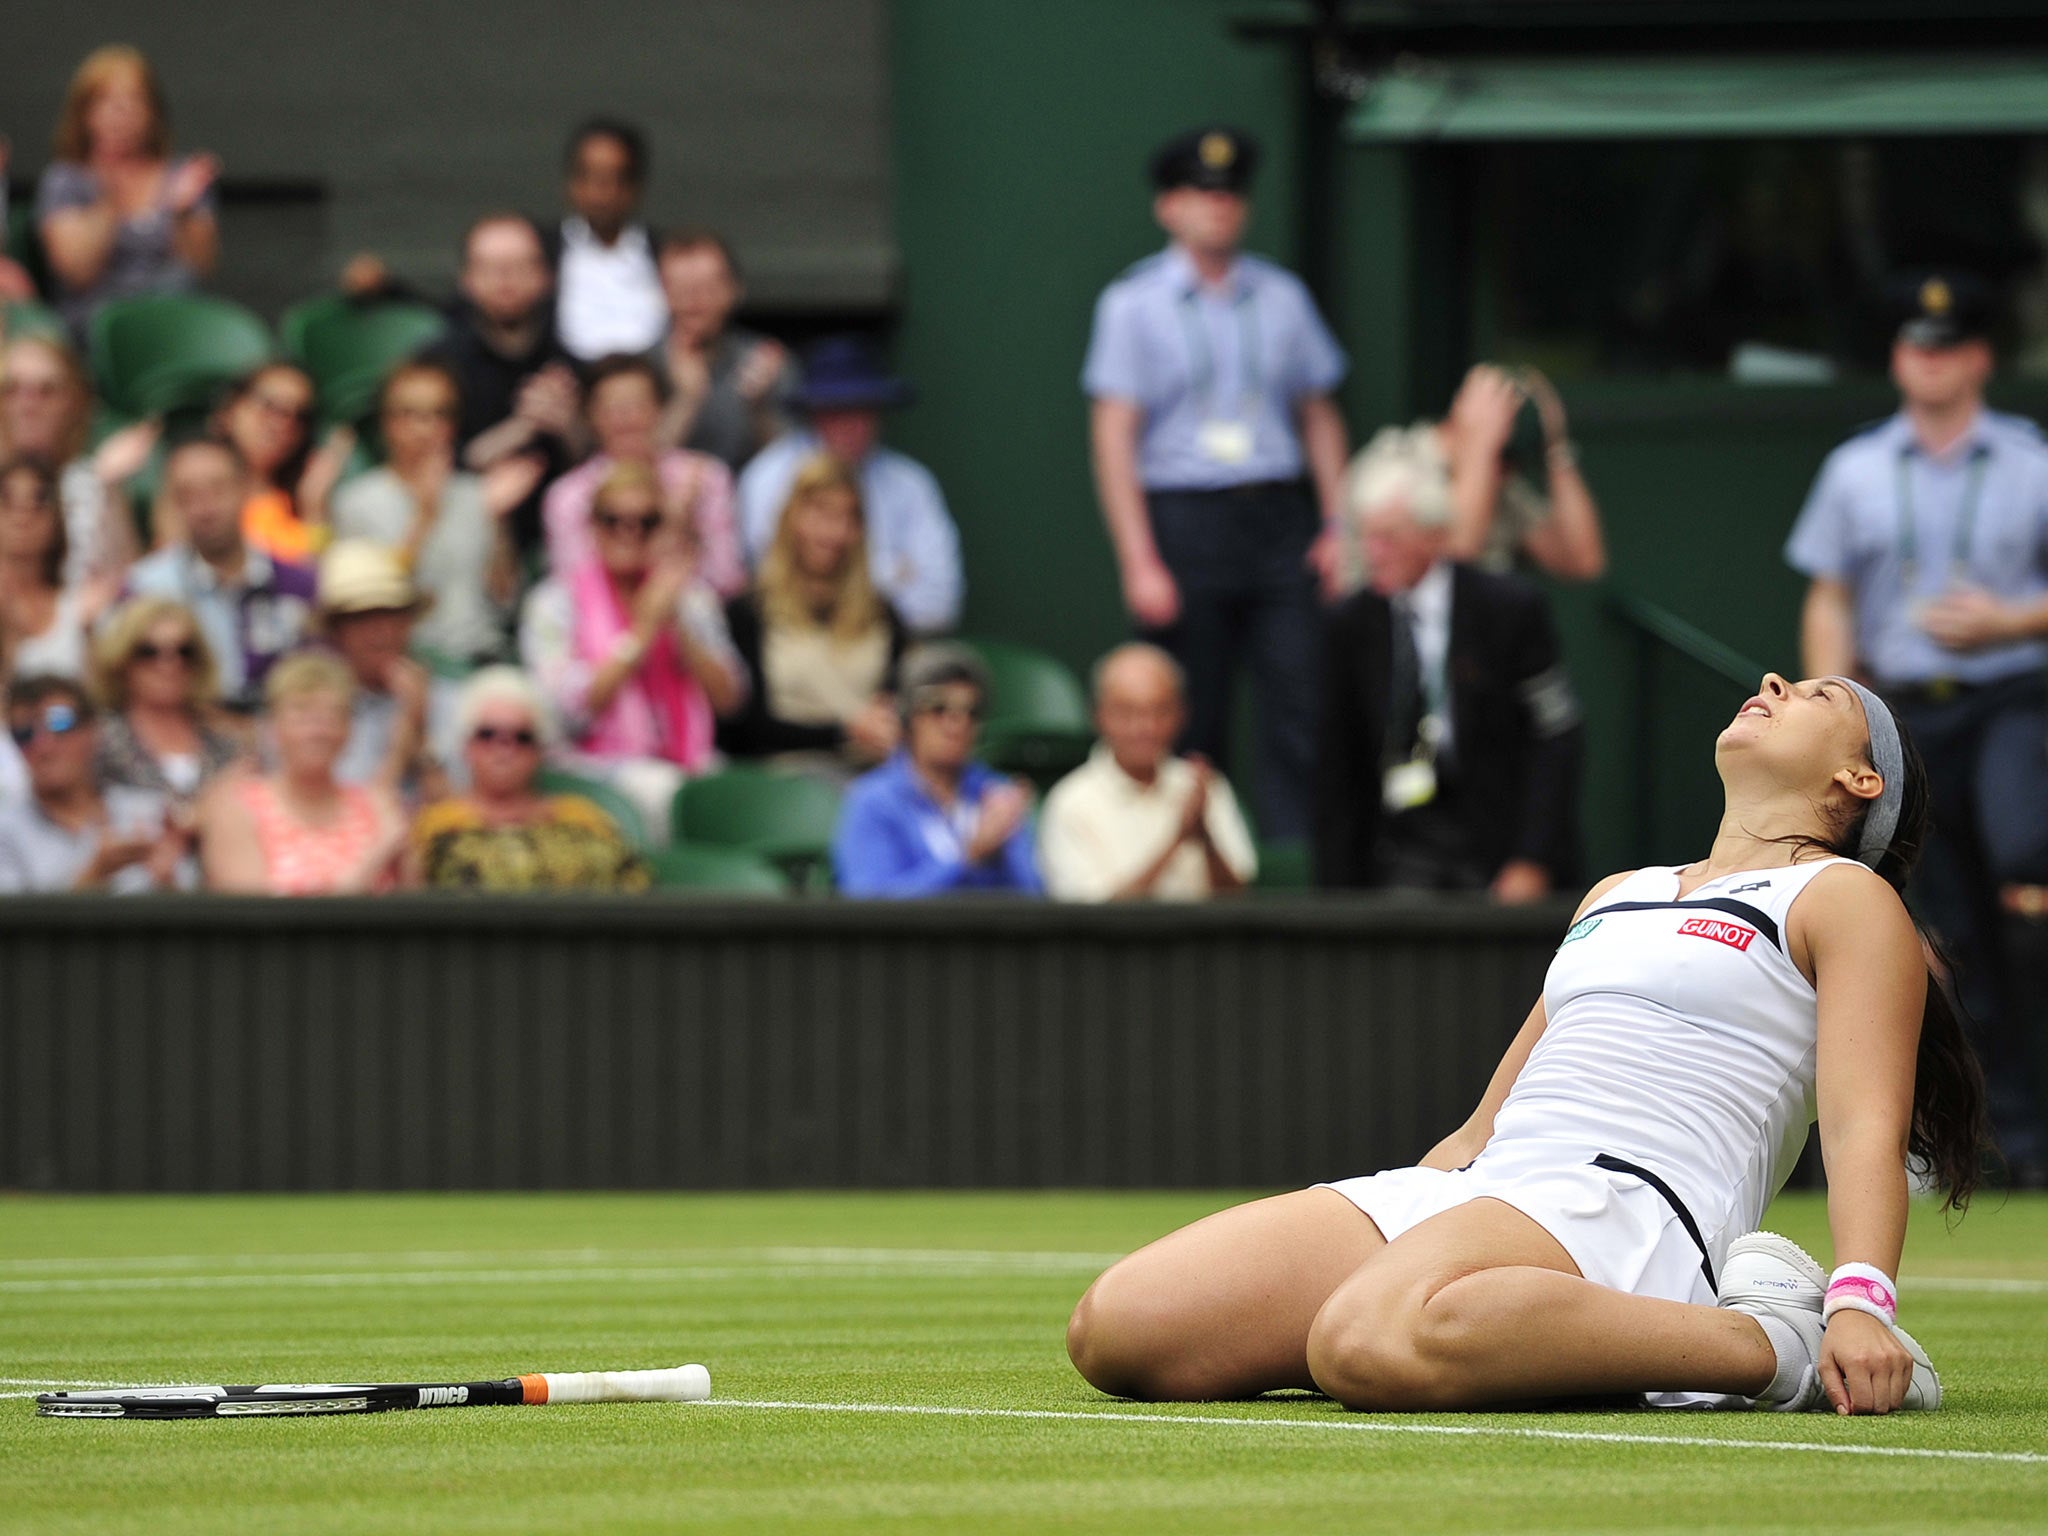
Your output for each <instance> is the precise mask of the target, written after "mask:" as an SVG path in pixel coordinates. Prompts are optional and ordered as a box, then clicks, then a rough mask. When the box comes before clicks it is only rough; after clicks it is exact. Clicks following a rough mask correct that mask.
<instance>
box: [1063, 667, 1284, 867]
mask: <svg viewBox="0 0 2048 1536" xmlns="http://www.w3.org/2000/svg"><path fill="white" fill-rule="evenodd" d="M1186 717H1187V704H1186V698H1185V689H1184V685H1183V682H1182V678H1181V671H1180V667H1179V665H1178V664H1177V663H1176V662H1175V661H1174V660H1173V658H1172V657H1171V656H1169V655H1167V654H1166V652H1164V651H1162V650H1161V649H1159V647H1157V646H1154V645H1146V644H1143V643H1133V644H1130V645H1123V646H1119V647H1118V648H1117V649H1115V650H1113V651H1111V652H1110V653H1109V654H1108V655H1107V656H1105V657H1103V658H1102V660H1101V661H1100V662H1098V663H1097V664H1096V667H1095V728H1096V729H1097V730H1098V731H1099V732H1101V734H1102V740H1101V742H1100V743H1099V744H1098V745H1097V746H1096V748H1095V751H1094V752H1093V753H1092V754H1091V755H1090V756H1089V759H1088V761H1087V762H1086V763H1085V764H1083V765H1082V766H1081V767H1079V768H1077V769H1075V770H1074V771H1073V772H1072V773H1070V774H1068V775H1067V776H1066V777H1065V778H1064V779H1062V780H1060V782H1059V783H1058V784H1056V785H1054V786H1053V791H1052V793H1051V794H1050V795H1048V796H1046V800H1045V812H1044V814H1043V816H1042V817H1041V818H1040V822H1039V862H1040V866H1041V867H1042V868H1043V869H1044V871H1045V881H1046V888H1047V890H1048V891H1050V893H1051V894H1052V895H1053V896H1055V897H1057V898H1058V899H1060V900H1062V901H1114V900H1122V899H1129V898H1133V897H1151V898H1154V899H1159V900H1169V901H1192V900H1199V899H1201V898H1202V897H1205V896H1215V895H1220V894H1222V893H1224V892H1227V891H1235V890H1238V889H1240V888H1241V887H1242V886H1243V885H1244V884H1245V883H1246V882H1247V881H1248V880H1250V879H1251V878H1252V876H1253V875H1254V874H1255V873H1257V870H1258V859H1257V857H1256V855H1255V854H1254V853H1253V852H1252V840H1251V835H1250V834H1249V833H1248V832H1247V831H1246V830H1245V825H1244V817H1243V816H1242V815H1241V814H1239V812H1238V809H1237V798H1236V796H1234V795H1233V794H1231V792H1230V784H1229V782H1228V781H1227V780H1226V779H1224V778H1223V776H1222V775H1221V774H1219V773H1217V772H1215V771H1214V770H1213V769H1211V768H1210V766H1209V765H1208V763H1206V762H1205V761H1203V760H1202V759H1201V758H1200V757H1175V756H1174V755H1173V743H1174V739H1175V738H1176V737H1178V736H1179V735H1180V731H1181V727H1182V725H1183V724H1184V723H1185V721H1186Z"/></svg>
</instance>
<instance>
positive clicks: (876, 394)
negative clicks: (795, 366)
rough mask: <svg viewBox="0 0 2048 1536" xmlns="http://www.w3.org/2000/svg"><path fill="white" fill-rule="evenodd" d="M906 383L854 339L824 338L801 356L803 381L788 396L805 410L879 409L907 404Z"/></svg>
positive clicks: (793, 402)
mask: <svg viewBox="0 0 2048 1536" xmlns="http://www.w3.org/2000/svg"><path fill="white" fill-rule="evenodd" d="M913 397H914V391H912V389H911V387H910V386H909V384H907V383H905V382H904V381H903V380H902V379H899V378H897V377H896V375H894V374H893V373H891V372H889V370H888V369H886V368H884V367H883V366H882V363H881V359H879V358H878V357H876V356H875V353H874V349H873V348H872V347H870V346H869V345H868V344H867V342H866V341H864V340H862V339H861V338H860V337H858V336H827V337H826V338H825V339H824V340H822V341H819V342H816V343H814V344H813V345H812V346H811V347H810V348H809V349H808V350H807V351H806V352H805V353H804V376H803V382H802V383H801V384H799V385H798V386H797V389H796V392H795V393H794V394H793V395H792V396H791V397H790V402H791V404H793V405H795V406H797V407H798V408H800V409H802V410H806V411H830V410H850V409H857V408H859V407H861V406H868V407H873V408H876V409H882V408H886V407H889V406H896V405H908V404H910V402H911V400H912V398H913Z"/></svg>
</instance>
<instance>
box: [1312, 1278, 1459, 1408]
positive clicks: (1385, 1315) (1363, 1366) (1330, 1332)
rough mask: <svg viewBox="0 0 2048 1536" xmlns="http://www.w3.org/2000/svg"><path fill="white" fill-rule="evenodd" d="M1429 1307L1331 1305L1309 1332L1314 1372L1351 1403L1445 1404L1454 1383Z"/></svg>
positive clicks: (1342, 1400)
mask: <svg viewBox="0 0 2048 1536" xmlns="http://www.w3.org/2000/svg"><path fill="white" fill-rule="evenodd" d="M1423 1311H1424V1309H1423V1308H1420V1307H1408V1306H1398V1305H1386V1306H1370V1305H1368V1306H1360V1305H1357V1304H1356V1303H1353V1304H1351V1305H1347V1306H1344V1307H1341V1308H1340V1307H1325V1308H1323V1310H1322V1311H1321V1312H1320V1313H1318V1314H1317V1316H1316V1320H1315V1323H1314V1324H1313V1326H1311V1327H1310V1329H1309V1335H1308V1367H1309V1374H1310V1375H1311V1376H1312V1377H1313V1378H1314V1379H1315V1384H1316V1386H1317V1387H1318V1388H1320V1389H1321V1390H1322V1391H1323V1392H1324V1393H1326V1394H1328V1395H1329V1396H1330V1397H1333V1398H1335V1399H1336V1400H1337V1401H1338V1402H1340V1403H1342V1404H1343V1405H1344V1406H1345V1407H1346V1408H1353V1409H1360V1410H1395V1409H1422V1408H1442V1407H1448V1406H1451V1404H1450V1402H1449V1401H1448V1396H1449V1394H1450V1388H1451V1383H1450V1382H1449V1381H1448V1379H1447V1378H1446V1376H1445V1374H1444V1372H1443V1370H1442V1365H1441V1361H1440V1360H1438V1359H1437V1358H1436V1357H1437V1351H1436V1350H1435V1349H1434V1348H1433V1347H1432V1345H1433V1341H1432V1339H1431V1338H1430V1337H1429V1332H1430V1330H1429V1326H1428V1325H1427V1324H1426V1323H1424V1322H1423V1321H1422V1314H1423Z"/></svg>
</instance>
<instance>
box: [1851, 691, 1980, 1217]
mask: <svg viewBox="0 0 2048 1536" xmlns="http://www.w3.org/2000/svg"><path fill="white" fill-rule="evenodd" d="M1899 746H1900V749H1901V751H1902V752H1903V754H1904V757H1905V768H1906V772H1905V779H1906V782H1905V784H1904V785H1903V786H1902V794H1901V798H1900V802H1899V824H1898V828H1897V830H1895V831H1894V832H1893V833H1892V841H1891V847H1890V848H1888V849H1886V850H1885V853H1884V855H1883V857H1882V858H1880V859H1879V860H1878V861H1877V872H1878V874H1879V875H1881V876H1883V877H1884V879H1885V881H1886V882H1887V883H1888V884H1890V886H1891V887H1892V889H1893V890H1895V891H1899V892H1901V893H1902V894H1903V893H1904V890H1905V886H1906V881H1907V878H1908V877H1909V876H1910V875H1911V874H1912V872H1913V866H1914V865H1916V864H1917V863H1919V861H1920V853H1921V850H1922V849H1923V848H1924V847H1925V846H1926V842H1927V830H1928V819H1929V815H1928V788H1927V765H1926V764H1925V763H1924V762H1922V761H1921V758H1920V752H1919V749H1918V748H1916V747H1915V746H1914V745H1913V738H1912V737H1911V736H1909V735H1907V734H1906V727H1905V725H1904V724H1903V723H1901V724H1900V725H1899ZM1864 751H1865V753H1866V754H1867V753H1868V752H1869V746H1868V745H1867V744H1866V745H1865V747H1864ZM1862 831H1863V817H1862V816H1860V815H1859V816H1857V817H1856V818H1855V819H1854V820H1853V821H1852V822H1851V824H1850V825H1849V827H1848V828H1847V829H1846V830H1845V831H1844V833H1843V834H1842V835H1841V836H1840V837H1837V838H1836V839H1835V844H1836V848H1835V851H1836V852H1838V853H1842V854H1844V855H1846V856H1848V857H1851V858H1853V857H1854V856H1855V849H1856V845H1857V840H1858V838H1859V837H1860V836H1861V834H1862ZM1915 927H1916V928H1918V924H1917V923H1916V924H1915ZM1920 942H1921V946H1922V948H1923V949H1924V950H1925V951H1926V954H1927V961H1928V976H1927V1006H1926V1009H1925V1011H1924V1012H1923V1013H1922V1014H1921V1016H1920V1051H1919V1057H1918V1060H1917V1061H1916V1062H1915V1064H1914V1071H1913V1125H1912V1129H1911V1131H1910V1132H1909V1133H1908V1136H1907V1140H1906V1150H1907V1157H1908V1159H1909V1161H1910V1162H1911V1164H1912V1166H1913V1167H1914V1168H1915V1169H1916V1170H1918V1171H1920V1172H1921V1173H1923V1174H1924V1175H1926V1176H1927V1177H1928V1178H1930V1179H1932V1180H1933V1182H1934V1184H1935V1185H1936V1186H1937V1187H1938V1188H1939V1189H1940V1190H1941V1191H1942V1192H1943V1194H1944V1196H1945V1197H1946V1198H1945V1199H1944V1200H1943V1202H1942V1206H1943V1209H1945V1210H1955V1211H1960V1210H1962V1209H1963V1208H1964V1207H1965V1206H1967V1205H1968V1204H1969V1203H1970V1196H1971V1195H1972V1194H1973V1193H1974V1192H1975V1191H1976V1188H1977V1185H1978V1182H1979V1180H1980V1179H1981V1178H1982V1176H1983V1172H1984V1163H1985V1159H1986V1158H1987V1156H1990V1155H1991V1154H1992V1141H1991V1124H1990V1119H1989V1116H1988V1114H1987V1112H1986V1110H1985V1101H1984V1069H1983V1067H1982V1066H1981V1065H1980V1064H1979V1063H1978V1061H1977V1053H1976V1051H1975V1050H1974V1049H1972V1047H1971V1045H1970V1040H1969V1036H1968V1035H1967V1034H1965V1033H1964V1030H1963V1021H1962V1009H1961V1006H1960V1005H1959V1004H1958V1002H1957V1001H1956V996H1955V990H1954V980H1953V978H1954V975H1955V967H1954V965H1953V964H1952V963H1951V962H1950V960H1949V957H1948V955H1947V954H1946V952H1944V951H1943V949H1942V947H1941V944H1940V941H1939V940H1938V939H1936V938H1935V937H1934V936H1933V935H1931V934H1929V933H1927V932H1926V931H1925V930H1924V929H1921V930H1920Z"/></svg>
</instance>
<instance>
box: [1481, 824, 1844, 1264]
mask: <svg viewBox="0 0 2048 1536" xmlns="http://www.w3.org/2000/svg"><path fill="white" fill-rule="evenodd" d="M1837 864H1848V865H1850V866H1851V867H1852V868H1854V867H1856V866H1855V865H1854V862H1853V861H1852V860H1849V859H1817V860H1815V861H1813V862H1812V863H1809V864H1797V865H1787V866H1784V867H1781V868H1777V869H1752V870H1743V871H1740V872H1738V873H1735V874H1730V875H1723V876H1721V877H1720V878H1719V879H1715V880H1709V881H1707V882H1706V883H1705V884H1704V885H1701V886H1699V887H1698V888H1697V889H1696V890H1694V891H1693V892H1691V893H1690V894H1689V895H1687V896H1686V897H1685V898H1684V899H1683V900H1680V899H1679V897H1678V881H1679V874H1678V871H1677V870H1676V869H1671V868H1649V869H1641V870H1638V871H1636V873H1634V874H1633V875H1630V876H1629V877H1628V878H1627V879H1626V880H1624V881H1622V882H1621V884H1620V885H1618V886H1616V887H1615V888H1614V889H1613V890H1611V891H1609V892H1608V893H1607V894H1606V895H1605V896H1604V897H1602V898H1601V899H1600V902H1599V904H1598V905H1597V906H1594V907H1592V908H1590V909H1589V910H1588V911H1587V913H1586V915H1585V916H1584V917H1582V918H1580V919H1579V921H1578V922H1576V923H1574V924H1573V925H1572V927H1571V929H1570V931H1569V932H1567V933H1566V934H1565V937H1564V942H1563V943H1562V944H1560V945H1559V946H1558V949H1557V954H1556V956H1555V958H1553V959H1552V960H1551V962H1550V971H1549V974H1548V975H1547V976H1546V977H1545V978H1544V983H1543V1006H1544V1010H1545V1013H1546V1014H1547V1016H1548V1020H1549V1022H1548V1023H1547V1024H1546V1025H1545V1026H1544V1030H1543V1034H1542V1035H1541V1037H1540V1038H1539V1039H1538V1040H1537V1042H1536V1047H1535V1049H1534V1050H1532V1051H1531V1052H1530V1053H1529V1059H1528V1061H1527V1062H1526V1063H1524V1065H1523V1067H1522V1071H1521V1073H1520V1075H1519V1076H1518V1077H1517V1078H1516V1079H1515V1085H1514V1087H1513V1089H1511V1090H1510V1091H1509V1093H1508V1097H1507V1101H1506V1102H1505V1103H1504V1104H1502V1105H1501V1108H1500V1112H1499V1113H1498V1114H1497V1115H1496V1116H1495V1117H1494V1123H1493V1139H1492V1141H1490V1142H1489V1143H1488V1145H1487V1150H1488V1153H1489V1154H1490V1153H1492V1152H1493V1151H1494V1149H1495V1147H1500V1148H1502V1149H1503V1150H1506V1149H1510V1148H1512V1147H1516V1146H1528V1145H1531V1144H1535V1145H1540V1146H1543V1147H1547V1148H1549V1149H1552V1150H1553V1151H1554V1152H1556V1153H1558V1154H1559V1155H1571V1156H1573V1157H1576V1158H1579V1159H1580V1160H1583V1161H1590V1160H1591V1159H1592V1158H1594V1157H1595V1156H1598V1155H1600V1154H1602V1153H1604V1154H1606V1155H1608V1156H1610V1157H1616V1158H1620V1159H1622V1160H1624V1161H1626V1162H1630V1163H1633V1164H1634V1165H1636V1166H1637V1167H1641V1168H1647V1169H1649V1170H1650V1171H1651V1172H1652V1173H1655V1174H1657V1175H1658V1176H1659V1177H1661V1178H1662V1179H1663V1180H1664V1181H1665V1182H1666V1183H1667V1184H1669V1185H1670V1186H1671V1187H1672V1189H1673V1190H1674V1191H1676V1193H1677V1194H1678V1197H1679V1198H1680V1199H1681V1200H1683V1201H1684V1202H1685V1205H1686V1208H1687V1209H1688V1210H1689V1211H1690V1212H1691V1213H1692V1216H1693V1219H1694V1220H1695V1221H1696V1222H1698V1224H1699V1227H1700V1233H1701V1236H1702V1238H1703V1239H1704V1240H1705V1243H1706V1246H1707V1249H1708V1256H1709V1257H1710V1258H1711V1259H1712V1260H1713V1263H1714V1269H1715V1272H1716V1273H1719V1271H1720V1267H1721V1260H1722V1259H1723V1258H1724V1257H1725V1256H1726V1254H1727V1250H1728V1244H1729V1243H1730V1242H1731V1241H1733V1240H1734V1239H1735V1238H1737V1237H1740V1236H1741V1235H1742V1234H1743V1233H1745V1232H1753V1231H1755V1230H1756V1227H1757V1225H1758V1223H1759V1222H1761V1221H1762V1220H1763V1214H1764V1208H1765V1207H1766V1206H1767V1205H1769V1204H1770V1202H1771V1198H1772V1197H1773V1196H1774V1195H1776V1194H1777V1192H1778V1190H1779V1187H1780V1186H1781V1185H1783V1184H1784V1182H1785V1180H1786V1178H1787V1177H1789V1176H1790V1174H1791V1172H1792V1166H1793V1164H1794V1163H1795V1162H1797V1161H1798V1159H1799V1152H1800V1149H1801V1148H1802V1147H1803V1146H1805V1144H1806V1132H1807V1128H1808V1127H1809V1126H1810V1125H1812V1124H1813V1119H1814V1109H1815V1059H1816V1050H1817V1045H1816V1041H1817V1037H1818V1030H1819V998H1818V996H1817V995H1816V993H1815V991H1814V987H1813V983H1812V982H1810V981H1808V980H1807V979H1806V977H1805V976H1804V975H1803V974H1801V972H1800V970H1799V968H1798V967H1797V966H1796V965H1794V964H1793V963H1792V960H1791V958H1790V956H1789V955H1787V953H1786V948H1785V946H1786V944H1787V940H1786V934H1785V930H1786V927H1787V922H1788V919H1789V917H1790V914H1791V910H1792V904H1793V902H1794V901H1795V900H1796V899H1797V898H1798V897H1799V895H1800V893H1801V892H1802V891H1804V890H1805V889H1806V886H1807V884H1808V882H1810V881H1811V880H1812V879H1813V878H1814V876H1816V875H1818V874H1819V873H1820V872H1821V871H1822V870H1824V869H1831V868H1833V867H1834V866H1835V865H1837ZM1868 878H1870V879H1876V878H1877V877H1876V876H1875V875H1870V876H1868Z"/></svg>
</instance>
